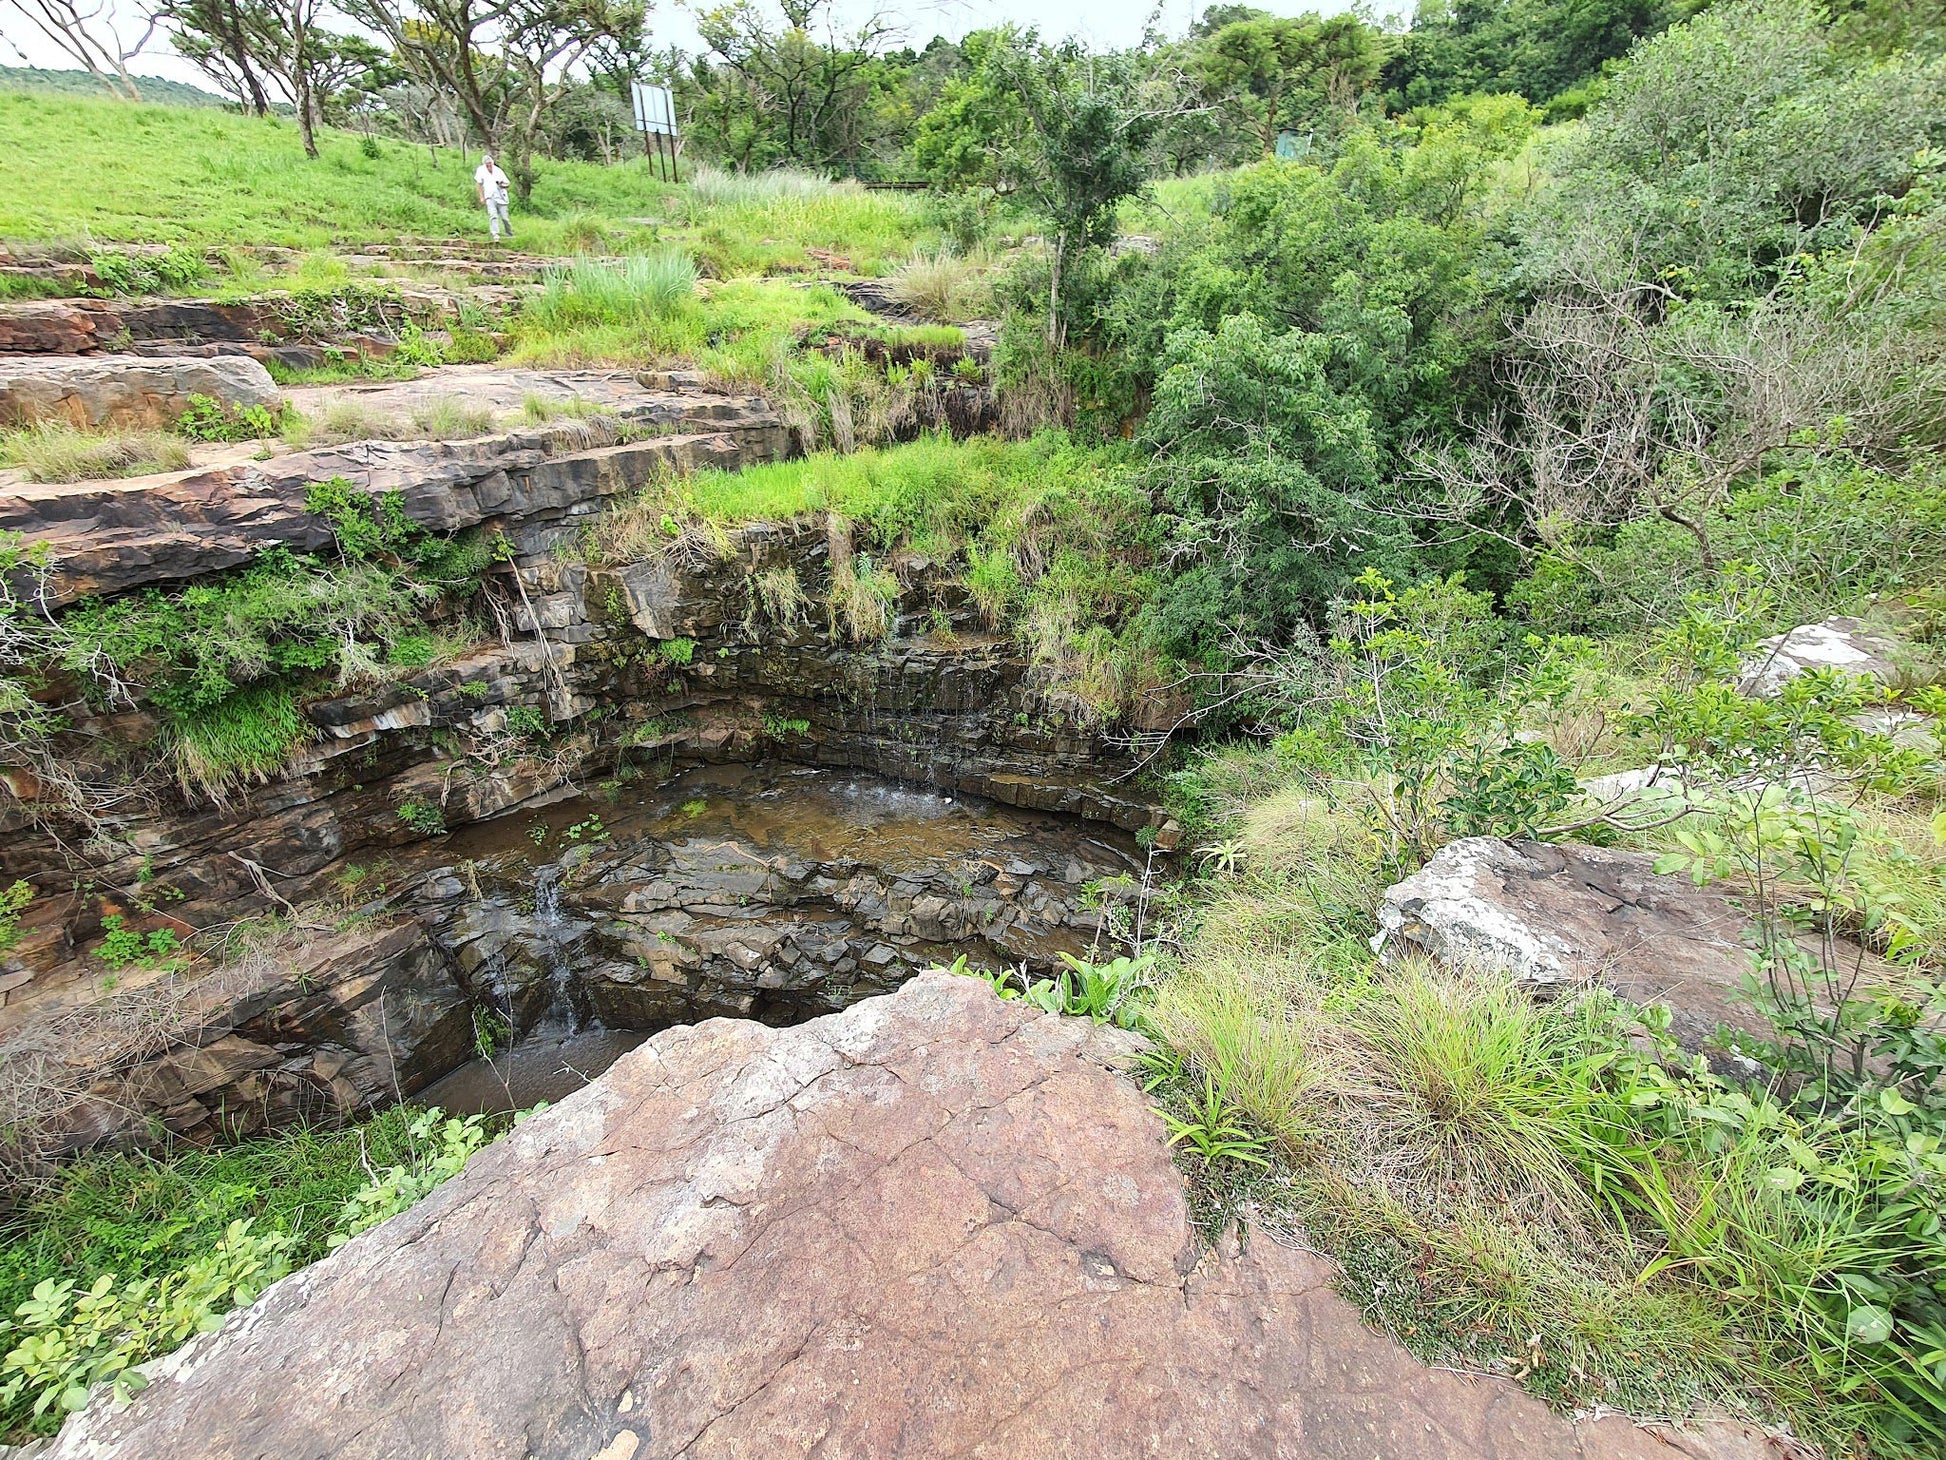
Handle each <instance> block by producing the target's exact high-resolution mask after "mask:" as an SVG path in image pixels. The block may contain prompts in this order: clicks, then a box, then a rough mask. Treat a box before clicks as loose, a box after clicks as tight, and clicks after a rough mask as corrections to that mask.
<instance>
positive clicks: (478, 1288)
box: [49, 975, 1771, 1460]
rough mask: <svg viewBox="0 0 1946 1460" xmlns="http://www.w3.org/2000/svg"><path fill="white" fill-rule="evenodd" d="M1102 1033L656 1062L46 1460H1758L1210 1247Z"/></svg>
mask: <svg viewBox="0 0 1946 1460" xmlns="http://www.w3.org/2000/svg"><path fill="white" fill-rule="evenodd" d="M1124 1038H1125V1036H1115V1035H1111V1034H1107V1033H1104V1032H1103V1031H1101V1030H1098V1029H1097V1028H1095V1027H1094V1026H1092V1025H1090V1024H1088V1023H1086V1022H1085V1021H1070V1020H1061V1019H1058V1018H1056V1017H1055V1016H1052V1015H1036V1014H1033V1013H1031V1012H1028V1011H1026V1010H1024V1009H1022V1008H1021V1006H1020V1005H1019V1004H1017V1003H1016V1004H1003V1003H1001V1002H1000V1001H999V1000H997V999H995V998H994V997H993V996H992V995H991V993H990V992H988V991H987V990H986V989H985V988H984V987H983V986H982V985H980V984H978V983H976V982H974V981H972V980H968V979H957V978H953V977H951V976H949V975H934V976H929V977H926V978H922V979H920V980H918V981H916V982H914V983H912V984H909V985H907V987H906V988H905V989H904V990H903V991H902V992H901V993H899V994H897V995H895V996H892V997H889V998H884V999H875V1000H871V1001H869V1002H867V1003H864V1004H860V1005H858V1006H856V1007H854V1008H853V1009H851V1010H849V1011H847V1012H846V1013H844V1014H841V1015H837V1016H834V1017H831V1018H826V1019H820V1020H816V1021H813V1022H811V1023H808V1024H804V1025H800V1026H798V1027H796V1028H794V1029H790V1030H783V1031H778V1030H770V1029H765V1028H762V1027H761V1026H757V1025H752V1024H748V1023H736V1022H729V1021H712V1022H710V1023H707V1024H703V1025H699V1026H694V1027H689V1028H684V1029H677V1030H671V1031H669V1032H668V1033H665V1034H663V1035H660V1036H658V1037H657V1038H655V1039H653V1040H651V1041H650V1042H649V1043H648V1044H647V1045H645V1046H644V1047H642V1048H641V1049H639V1050H637V1051H636V1052H635V1053H633V1054H631V1055H629V1056H626V1057H625V1058H624V1059H623V1060H622V1062H621V1063H620V1064H618V1065H617V1066H616V1067H615V1068H614V1069H613V1070H611V1071H610V1072H609V1074H608V1075H607V1076H605V1077H604V1078H603V1079H602V1080H601V1081H599V1082H598V1083H597V1084H595V1085H594V1086H592V1087H590V1088H588V1089H587V1090H584V1091H582V1092H581V1093H579V1094H577V1095H575V1096H572V1097H570V1098H569V1099H568V1100H566V1101H565V1102H563V1103H562V1104H560V1105H558V1106H556V1107H554V1108H553V1109H551V1110H549V1111H547V1112H545V1113H543V1114H542V1115H539V1116H537V1117H535V1118H534V1119H532V1120H530V1121H528V1122H527V1123H526V1124H524V1125H523V1126H521V1127H520V1128H519V1129H518V1130H516V1131H515V1132H514V1133H513V1134H512V1135H510V1136H508V1137H507V1138H505V1139H504V1140H502V1141H500V1142H499V1143H497V1144H496V1145H494V1146H492V1147H490V1148H489V1149H487V1150H486V1151H484V1152H482V1153H481V1154H480V1155H479V1156H477V1157H476V1158H475V1159H474V1160H473V1162H472V1164H471V1165H470V1166H469V1167H468V1168H467V1170H466V1171H465V1172H464V1173H463V1174H462V1175H460V1176H458V1177H456V1178H454V1179H453V1180H452V1181H451V1182H449V1183H448V1184H447V1185H446V1186H445V1187H443V1188H442V1189H441V1190H439V1191H438V1192H436V1193H435V1194H434V1195H433V1196H432V1197H430V1198H429V1199H428V1200H426V1201H425V1202H423V1203H421V1204H420V1205H419V1206H418V1207H416V1208H414V1209H413V1210H411V1211H409V1212H407V1213H405V1214H404V1215H403V1216H400V1217H397V1218H395V1219H393V1220H392V1221H391V1222H388V1223H386V1224H385V1225H383V1226H381V1227H378V1228H376V1229H374V1230H373V1231H371V1232H368V1233H366V1234H365V1235H363V1236H361V1237H359V1238H357V1239H355V1240H354V1241H352V1242H351V1243H350V1244H348V1245H347V1246H345V1247H344V1248H342V1249H340V1250H339V1251H338V1252H337V1253H335V1254H334V1255H332V1256H331V1257H329V1258H327V1259H326V1260H325V1261H323V1262H321V1263H319V1264H318V1265H317V1266H315V1267H312V1268H309V1269H306V1270H305V1271H302V1272H300V1273H297V1274H295V1275H293V1276H292V1277H289V1278H286V1279H285V1280H284V1281H282V1282H280V1283H278V1284H276V1285H275V1286H273V1287H272V1288H270V1289H269V1290H268V1291H267V1292H266V1293H264V1295H263V1296H262V1297H260V1298H259V1299H258V1300H257V1302H256V1303H255V1304H254V1305H253V1306H251V1307H250V1308H248V1309H246V1310H244V1311H243V1312H241V1313H239V1314H237V1315H235V1316H234V1317H232V1319H231V1320H230V1321H229V1323H228V1324H227V1325H226V1326H225V1328H224V1329H223V1330H222V1331H221V1332H219V1333H217V1334H214V1335H210V1336H207V1337H205V1338H202V1339H199V1340H197V1341H195V1342H193V1343H192V1344H190V1345H189V1346H188V1347H186V1348H184V1349H182V1350H180V1351H179V1352H178V1353H177V1354H175V1355H173V1356H171V1357H170V1358H168V1359H164V1360H162V1361H161V1362H159V1363H158V1364H156V1365H153V1366H151V1374H152V1378H153V1382H152V1384H151V1386H150V1387H149V1388H148V1389H147V1390H146V1391H145V1392H144V1393H143V1394H141V1395H140V1396H138V1397H137V1398H136V1399H135V1401H134V1402H133V1403H132V1404H130V1405H128V1406H127V1407H126V1408H121V1409H116V1408H114V1407H113V1406H112V1404H110V1403H109V1402H107V1401H105V1400H104V1401H101V1402H98V1403H97V1404H95V1405H93V1406H91V1407H90V1408H89V1409H88V1410H86V1411H84V1412H83V1413H82V1414H80V1415H78V1416H76V1417H75V1418H73V1419H71V1420H70V1421H69V1422H68V1425H67V1427H66V1428H65V1429H64V1430H63V1431H62V1433H61V1435H60V1437H59V1438H58V1440H56V1442H55V1444H54V1446H53V1447H52V1449H51V1451H50V1452H49V1454H50V1460H81V1457H107V1456H111V1455H128V1456H133V1455H141V1456H143V1457H144V1460H191V1457H193V1460H232V1457H234V1460H244V1457H250V1460H256V1457H259V1456H264V1455H278V1456H289V1457H293V1460H296V1457H312V1456H316V1457H323V1456H332V1457H338V1460H359V1457H374V1460H377V1457H395V1456H405V1455H413V1456H418V1455H441V1456H462V1455H463V1456H467V1457H469V1460H496V1457H505V1460H529V1457H531V1460H589V1457H595V1456H599V1457H602V1460H663V1457H675V1456H684V1457H689V1460H704V1457H709V1456H741V1455H752V1456H754V1455H809V1454H829V1455H855V1456H883V1457H899V1456H911V1457H936V1456H949V1455H956V1456H993V1457H1021V1456H1035V1457H1042V1456H1046V1457H1057V1456H1082V1455H1087V1456H1101V1457H1123V1456H1138V1455H1140V1456H1180V1455H1208V1456H1239V1457H1241V1456H1266V1457H1268V1456H1291V1457H1311V1456H1316V1457H1332V1456H1346V1457H1350V1456H1357V1457H1359V1460H1435V1457H1447V1460H1472V1457H1479V1460H1487V1457H1492V1460H1530V1457H1531V1460H1556V1457H1558V1460H1570V1457H1573V1460H1679V1457H1683V1456H1688V1457H1692V1460H1694V1457H1712V1460H1762V1457H1765V1456H1767V1455H1769V1454H1770V1453H1771V1452H1770V1450H1769V1448H1768V1447H1767V1445H1766V1443H1765V1442H1764V1441H1763V1440H1762V1438H1761V1437H1759V1436H1756V1435H1754V1434H1751V1433H1748V1432H1745V1431H1742V1430H1738V1429H1732V1428H1730V1427H1727V1426H1715V1427H1712V1428H1711V1429H1710V1430H1709V1431H1708V1432H1706V1433H1705V1434H1703V1435H1700V1436H1691V1437H1680V1438H1679V1437H1675V1436H1670V1435H1666V1434H1663V1433H1658V1432H1654V1431H1650V1430H1645V1429H1640V1428H1638V1427H1637V1426H1636V1425H1634V1424H1633V1423H1632V1422H1630V1421H1628V1420H1627V1419H1625V1418H1622V1417H1620V1416H1609V1417H1606V1418H1601V1419H1585V1420H1574V1419H1570V1418H1567V1417H1564V1416H1560V1415H1556V1414H1553V1413H1550V1412H1549V1411H1548V1410H1547V1409H1546V1408H1545V1407H1544V1406H1543V1405H1542V1404H1541V1403H1540V1401H1538V1400H1536V1399H1533V1398H1531V1397H1530V1396H1527V1395H1525V1394H1522V1393H1521V1392H1519V1391H1518V1390H1517V1389H1515V1388H1514V1387H1513V1386H1512V1385H1511V1384H1510V1383H1508V1382H1507V1381H1504V1380H1489V1379H1466V1378H1462V1377H1460V1376H1459V1375H1457V1374H1454V1373H1451V1372H1447V1371H1436V1370H1432V1369H1428V1368H1427V1367H1425V1366H1424V1365H1422V1364H1420V1363H1419V1362H1417V1361H1416V1360H1414V1359H1412V1358H1411V1357H1410V1356H1409V1355H1407V1354H1406V1353H1405V1351H1404V1350H1403V1349H1401V1348H1400V1347H1399V1346H1398V1345H1397V1344H1395V1343H1394V1342H1393V1341H1392V1340H1391V1339H1389V1338H1387V1337H1384V1336H1382V1335H1379V1334H1377V1333H1374V1332H1372V1331H1371V1330H1369V1329H1367V1328H1366V1327H1365V1326H1364V1325H1363V1323H1362V1322H1361V1321H1360V1317H1359V1314H1358V1311H1357V1310H1356V1309H1355V1308H1354V1307H1352V1306H1351V1305H1350V1304H1349V1303H1347V1302H1345V1301H1344V1300H1343V1299H1342V1298H1340V1297H1338V1296H1337V1295H1336V1294H1334V1293H1333V1292H1332V1291H1331V1289H1330V1276H1331V1274H1330V1272H1329V1270H1328V1268H1327V1267H1326V1265H1325V1264H1324V1263H1323V1262H1321V1261H1320V1260H1319V1259H1317V1258H1316V1257H1314V1256H1312V1255H1310V1254H1309V1253H1307V1252H1304V1251H1302V1250H1300V1249H1298V1248H1296V1247H1286V1246H1282V1245H1280V1244H1279V1243H1278V1242H1276V1241H1275V1240H1273V1239H1272V1238H1270V1237H1269V1236H1267V1235H1264V1234H1261V1233H1259V1234H1257V1235H1256V1236H1254V1237H1253V1239H1252V1240H1251V1242H1250V1243H1249V1245H1248V1246H1247V1247H1246V1248H1244V1249H1243V1250H1242V1251H1241V1252H1237V1251H1234V1250H1230V1249H1226V1250H1224V1251H1220V1252H1208V1251H1201V1250H1199V1244H1198V1240H1197V1238H1196V1236H1195V1234H1194V1233H1193V1231H1192V1229H1191V1226H1190V1222H1189V1213H1188V1209H1187V1206H1186V1203H1185V1201H1184V1196H1183V1188H1182V1183H1181V1180H1180V1179H1179V1178H1178V1177H1177V1175H1176V1173H1175V1172H1174V1170H1173V1169H1172V1168H1171V1166H1170V1162H1169V1157H1168V1154H1167V1152H1166V1151H1165V1149H1164V1147H1163V1145H1162V1141H1161V1138H1160V1137H1161V1131H1160V1123H1159V1122H1158V1120H1157V1119H1156V1117H1155V1116H1154V1115H1153V1114H1152V1113H1151V1112H1150V1111H1149V1110H1148V1109H1147V1102H1146V1101H1145V1100H1144V1098H1143V1097H1142V1096H1141V1095H1140V1094H1139V1093H1138V1092H1137V1091H1136V1090H1135V1088H1134V1087H1133V1086H1132V1085H1131V1084H1130V1083H1129V1082H1128V1081H1127V1080H1125V1079H1123V1078H1121V1077H1119V1076H1117V1075H1115V1074H1113V1073H1111V1072H1110V1071H1109V1070H1108V1069H1106V1068H1104V1066H1105V1065H1106V1064H1107V1063H1109V1062H1110V1061H1112V1060H1114V1059H1115V1058H1117V1057H1118V1055H1120V1054H1121V1053H1122V1052H1123V1051H1125V1049H1126V1045H1125V1044H1124V1043H1123V1042H1122V1041H1123V1039H1124Z"/></svg>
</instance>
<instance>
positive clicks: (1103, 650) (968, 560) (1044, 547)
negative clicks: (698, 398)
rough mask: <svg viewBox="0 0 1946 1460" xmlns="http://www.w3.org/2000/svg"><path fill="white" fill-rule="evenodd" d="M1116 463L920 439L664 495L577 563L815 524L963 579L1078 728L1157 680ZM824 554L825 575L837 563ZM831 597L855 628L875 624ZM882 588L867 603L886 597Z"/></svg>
mask: <svg viewBox="0 0 1946 1460" xmlns="http://www.w3.org/2000/svg"><path fill="white" fill-rule="evenodd" d="M1125 467H1126V457H1125V454H1124V452H1123V451H1122V450H1121V449H1120V448H1113V447H1111V448H1099V447H1083V446H1080V445H1077V444H1075V443H1074V442H1072V441H1070V440H1069V439H1068V438H1067V437H1065V436H1063V435H1061V434H1059V433H1054V432H1050V433H1045V434H1043V435H1041V436H1037V437H1035V438H1033V439H1032V440H1029V441H1001V440H997V439H994V438H981V439H977V440H971V441H953V440H951V439H950V438H948V437H945V436H943V435H933V436H925V437H922V438H921V439H920V440H918V441H915V442H911V443H909V444H907V445H903V446H893V447H887V448H884V449H873V448H864V449H860V450H858V451H856V452H852V453H849V454H821V455H816V456H812V457H808V458H803V459H799V460H795V461H789V462H778V463H773V464H770V465H765V466H759V467H753V468H749V469H746V470H744V471H740V472H720V471H705V472H698V473H696V474H695V475H693V476H688V477H677V478H669V479H667V480H664V481H661V482H658V483H656V484H654V485H652V486H650V487H649V488H647V489H646V490H644V491H643V492H641V493H640V494H638V495H637V496H636V497H635V498H634V499H632V500H631V501H628V502H626V503H624V504H622V505H620V506H618V507H617V508H615V509H614V510H612V511H610V512H609V513H607V514H605V515H604V516H603V517H602V518H601V519H599V521H597V522H596V523H595V524H594V525H593V527H592V528H591V529H590V530H589V533H588V536H587V539H586V543H585V551H586V552H587V553H588V554H589V556H590V557H591V559H593V560H594V561H597V562H621V561H628V560H631V559H635V558H641V557H646V556H649V555H652V554H655V553H658V552H662V551H665V550H668V549H669V548H670V547H671V546H672V545H673V544H675V543H676V542H678V541H679V540H680V539H681V538H682V537H683V536H684V534H685V532H686V531H688V530H691V529H693V528H694V527H696V526H698V525H700V526H702V527H703V528H705V529H706V530H710V531H714V532H716V533H718V534H720V533H721V531H722V530H723V529H725V528H728V527H734V526H739V525H742V524H744V523H750V522H759V521H788V520H791V519H795V518H804V517H810V516H822V517H824V518H825V519H826V521H827V523H829V524H832V526H833V530H834V531H835V532H837V533H838V534H839V535H841V536H842V537H843V539H844V540H845V541H846V542H847V543H849V542H850V541H851V540H852V538H853V532H854V528H855V529H856V537H857V544H858V550H859V552H860V554H861V555H862V556H863V557H866V558H869V559H870V560H871V565H867V566H861V568H860V571H863V572H868V573H870V574H873V575H877V574H883V573H884V572H885V571H886V565H887V564H888V563H890V562H891V560H892V559H893V557H894V556H895V555H896V554H899V553H912V554H918V555H922V556H924V557H927V558H929V559H931V560H933V561H935V562H941V563H953V564H958V565H959V571H960V573H961V576H962V577H963V578H964V579H965V580H966V581H967V583H968V586H969V589H970V591H971V592H972V593H973V595H974V597H975V600H976V602H977V603H978V604H979V606H980V608H981V610H982V613H983V614H984V616H985V617H986V619H987V621H988V623H989V624H990V625H992V626H993V627H994V628H996V629H1004V630H1007V631H1009V632H1011V633H1013V634H1014V635H1016V636H1017V637H1018V638H1019V639H1020V641H1021V643H1022V645H1023V647H1024V649H1025V650H1026V652H1027V654H1028V656H1029V658H1030V659H1031V660H1032V662H1033V664H1034V665H1035V668H1036V671H1037V674H1038V675H1039V678H1040V682H1041V684H1042V686H1043V688H1044V689H1046V690H1047V691H1048V693H1049V694H1050V696H1051V697H1053V698H1055V699H1056V700H1057V701H1059V702H1060V703H1062V704H1064V705H1065V706H1066V707H1067V708H1069V709H1071V710H1072V711H1073V712H1074V713H1076V714H1077V715H1079V716H1080V717H1082V718H1092V719H1100V718H1102V717H1104V716H1107V715H1110V714H1113V713H1114V712H1115V711H1117V710H1119V709H1120V708H1122V707H1123V706H1125V705H1126V704H1127V703H1128V701H1129V700H1130V698H1131V697H1132V696H1133V694H1134V693H1135V692H1136V691H1137V690H1138V689H1139V688H1140V687H1141V686H1142V685H1144V684H1150V683H1155V682H1158V681H1159V679H1160V678H1161V676H1162V674H1163V672H1164V666H1163V665H1162V664H1161V662H1160V661H1159V659H1158V658H1157V656H1156V655H1155V653H1154V652H1153V651H1152V650H1151V649H1150V648H1149V647H1148V644H1147V640H1146V638H1145V637H1144V634H1143V632H1142V625H1141V619H1140V611H1141V607H1142V605H1143V604H1144V603H1145V602H1146V601H1147V599H1148V597H1149V596H1150V594H1151V592H1152V590H1153V587H1154V583H1155V581H1156V580H1155V576H1154V574H1155V552H1154V544H1153V542H1152V541H1151V536H1150V534H1151V518H1150V512H1149V503H1148V498H1147V496H1146V494H1144V493H1143V492H1142V491H1141V490H1140V489H1139V488H1138V487H1136V486H1135V485H1134V484H1133V482H1132V481H1131V480H1130V478H1129V476H1128V473H1127V472H1126V470H1125ZM838 556H839V555H837V554H834V567H838V566H841V565H839V564H838V562H837V559H838ZM862 581H863V580H858V579H856V575H854V581H853V582H850V583H847V584H844V585H839V586H840V587H841V588H843V589H844V590H845V591H844V592H843V594H842V596H843V597H844V598H845V609H844V612H845V616H846V618H847V621H848V622H851V623H852V624H853V625H854V627H856V626H857V625H858V624H859V623H861V622H862V621H863V620H865V619H874V621H875V616H874V615H873V614H871V613H869V612H864V613H861V614H858V615H853V614H852V613H851V610H852V609H854V608H862V607H864V603H863V599H861V598H859V596H858V594H856V593H853V592H851V591H850V589H852V588H856V587H858V586H859V584H860V583H861V582H862ZM884 593H885V590H884V587H883V584H882V583H880V584H878V586H877V588H876V589H874V590H873V591H872V592H870V593H867V594H866V595H865V596H866V597H870V598H873V599H874V600H875V601H882V600H883V598H884Z"/></svg>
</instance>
